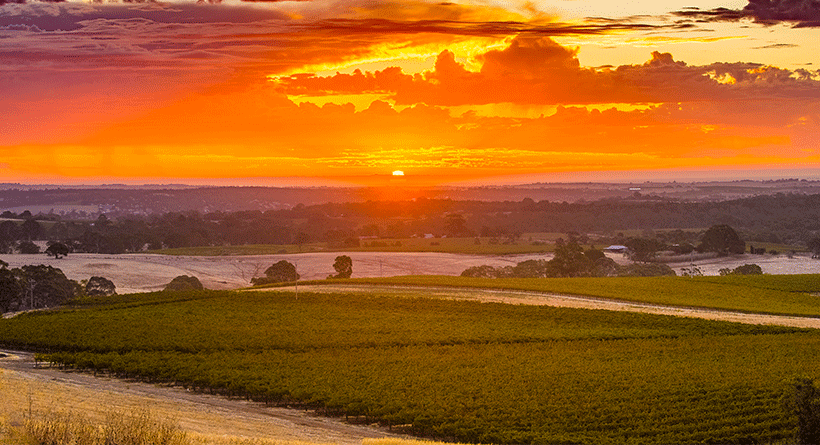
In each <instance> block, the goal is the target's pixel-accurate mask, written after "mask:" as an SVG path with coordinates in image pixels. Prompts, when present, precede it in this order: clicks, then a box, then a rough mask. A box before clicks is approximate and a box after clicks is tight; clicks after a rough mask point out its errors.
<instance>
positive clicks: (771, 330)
mask: <svg viewBox="0 0 820 445" xmlns="http://www.w3.org/2000/svg"><path fill="white" fill-rule="evenodd" d="M704 283H706V284H709V282H704ZM736 286H740V285H736ZM769 287H774V288H775V290H778V291H783V290H784V289H785V290H789V289H791V288H792V287H790V284H788V283H785V282H784V283H778V282H777V281H773V282H764V281H761V282H757V283H751V284H747V285H744V286H742V288H743V289H748V290H750V291H754V290H756V289H767V288H769ZM797 287H799V286H797ZM103 301H104V303H103ZM0 341H2V342H3V343H4V344H5V345H7V346H13V347H20V348H28V349H37V350H41V351H49V352H50V353H51V354H49V355H47V356H45V357H46V358H47V359H48V360H52V361H55V362H58V363H62V364H65V365H68V366H74V367H77V368H81V369H91V368H94V369H98V370H108V371H110V372H112V373H115V374H117V375H120V376H127V377H141V378H144V379H147V380H152V381H164V382H178V383H180V384H183V385H186V386H188V387H193V388H197V389H201V390H212V391H216V392H220V393H223V394H227V395H233V396H244V397H249V398H254V399H257V400H261V401H266V402H268V403H276V404H291V405H292V404H298V405H303V406H307V407H313V408H316V409H318V410H320V411H322V412H325V413H328V414H335V415H345V416H348V417H349V418H350V419H351V420H360V421H367V422H374V421H377V422H381V423H383V424H385V425H390V426H391V427H392V428H394V429H398V430H401V431H407V432H411V433H415V434H418V435H423V436H432V437H438V438H443V439H448V440H459V441H469V442H492V443H568V442H581V443H692V442H716V443H750V442H763V443H771V442H779V441H784V440H786V439H788V438H790V437H791V435H792V434H793V431H794V428H795V425H796V422H795V420H794V419H792V418H790V417H789V416H787V415H786V414H785V413H784V412H783V410H782V408H781V403H780V398H781V396H782V395H783V393H784V391H786V389H787V387H788V383H789V382H790V381H792V380H793V379H795V378H797V377H803V376H810V377H815V376H816V375H815V374H816V372H817V371H816V366H815V365H814V364H815V363H817V361H818V360H820V334H818V333H817V332H815V331H811V330H801V329H793V328H782V327H771V326H752V325H740V324H733V323H725V322H710V321H704V320H697V319H687V318H675V317H664V316H654V315H644V314H634V313H619V312H607V311H590V310H579V309H562V308H551V307H534V306H514V305H504V304H490V303H476V302H463V301H462V302H458V301H448V300H434V299H425V298H423V292H422V291H420V292H419V298H395V297H382V296H374V295H360V294H359V295H352V294H350V295H342V294H331V295H328V294H322V295H319V294H300V295H299V297H298V299H297V298H295V296H294V295H293V294H289V293H281V292H277V293H264V292H262V293H234V292H196V293H172V294H162V293H156V294H144V295H128V296H118V297H115V298H114V299H108V300H88V301H86V302H84V304H83V305H80V306H76V307H74V308H72V309H68V310H61V311H54V312H40V313H31V314H27V315H24V316H18V317H15V318H13V319H8V320H2V321H0Z"/></svg>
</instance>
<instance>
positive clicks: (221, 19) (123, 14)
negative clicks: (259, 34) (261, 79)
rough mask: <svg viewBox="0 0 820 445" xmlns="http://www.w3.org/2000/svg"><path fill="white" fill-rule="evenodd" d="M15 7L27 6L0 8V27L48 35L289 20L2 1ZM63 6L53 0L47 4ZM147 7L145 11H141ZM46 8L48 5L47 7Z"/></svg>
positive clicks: (250, 11) (201, 7)
mask: <svg viewBox="0 0 820 445" xmlns="http://www.w3.org/2000/svg"><path fill="white" fill-rule="evenodd" d="M3 2H6V4H10V3H12V2H13V3H14V4H17V5H24V6H23V7H24V8H26V10H25V11H23V12H22V13H15V14H11V13H9V12H8V11H4V10H3V9H2V8H0V27H3V26H10V25H33V26H37V27H38V28H40V29H42V30H45V31H74V30H78V29H80V28H82V27H83V25H82V22H84V21H87V20H98V19H103V20H122V19H144V20H149V21H152V22H156V23H165V24H174V23H179V24H197V23H203V24H206V23H235V24H242V23H252V22H258V21H264V20H282V19H286V18H287V17H286V16H285V15H284V14H282V13H280V12H277V11H269V10H261V9H257V8H252V7H249V6H230V7H226V6H221V5H217V4H211V3H183V4H173V5H163V4H155V3H151V2H148V3H151V5H152V6H151V7H145V3H105V4H94V5H92V6H89V5H69V4H65V3H62V5H65V7H60V8H59V9H58V10H54V9H51V8H50V9H44V8H42V7H39V5H40V4H41V3H43V2H28V3H26V0H0V5H3V4H4V3H3ZM58 2H59V3H61V2H62V0H49V1H48V2H47V3H58ZM140 5H143V7H140ZM43 6H45V5H43Z"/></svg>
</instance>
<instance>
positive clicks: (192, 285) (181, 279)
mask: <svg viewBox="0 0 820 445" xmlns="http://www.w3.org/2000/svg"><path fill="white" fill-rule="evenodd" d="M89 281H90V280H89ZM204 288H205V287H204V286H202V283H201V282H200V281H199V278H197V277H195V276H188V275H180V276H177V277H174V279H173V280H171V282H170V283H168V284H167V285H166V286H165V289H163V290H166V291H187V290H202V289H204Z"/></svg>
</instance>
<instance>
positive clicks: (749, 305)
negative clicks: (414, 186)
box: [305, 275, 820, 317]
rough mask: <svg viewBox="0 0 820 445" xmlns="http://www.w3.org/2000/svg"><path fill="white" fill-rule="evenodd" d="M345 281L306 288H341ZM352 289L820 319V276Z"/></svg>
mask: <svg viewBox="0 0 820 445" xmlns="http://www.w3.org/2000/svg"><path fill="white" fill-rule="evenodd" d="M340 282H342V281H339V280H320V281H309V282H305V284H320V285H321V284H326V283H340ZM343 282H344V283H351V284H355V283H358V284H378V285H411V286H420V287H424V286H443V287H447V286H450V287H466V288H471V287H472V288H482V289H484V288H491V289H516V290H527V291H538V292H552V293H559V294H567V295H585V296H592V297H602V298H612V299H616V300H624V301H640V302H647V303H658V304H666V305H672V306H686V307H702V308H713V309H723V310H733V311H740V312H753V313H766V314H781V315H798V316H813V317H816V316H820V305H818V304H817V303H818V298H820V297H817V293H820V275H730V276H722V277H694V278H688V277H607V278H547V279H544V278H498V279H496V278H469V277H452V276H435V275H422V276H402V277H387V278H354V279H349V280H344V281H343Z"/></svg>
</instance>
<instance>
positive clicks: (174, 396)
mask: <svg viewBox="0 0 820 445" xmlns="http://www.w3.org/2000/svg"><path fill="white" fill-rule="evenodd" d="M0 400H2V404H0V405H2V406H0V429H2V423H3V419H4V418H5V419H6V422H8V423H9V424H11V425H15V424H20V423H21V420H22V416H23V414H24V413H26V412H28V410H29V409H30V407H31V409H33V410H34V412H41V413H42V412H62V411H71V412H74V413H81V414H82V415H83V416H86V417H87V418H89V419H91V420H100V419H103V418H104V417H105V414H106V413H107V412H111V411H122V412H127V411H128V410H129V409H132V408H134V407H141V408H148V409H149V410H150V411H151V412H152V413H154V414H155V415H157V416H161V417H163V418H170V419H175V420H176V421H177V422H178V423H179V425H180V428H182V429H183V430H185V431H186V432H187V433H189V434H190V435H192V436H193V437H194V438H196V439H197V440H196V441H197V442H202V443H215V444H221V443H231V444H236V443H242V442H241V440H242V439H253V441H251V442H248V443H253V444H260V445H262V444H268V443H271V444H273V443H276V444H284V443H293V444H297V443H303V444H304V443H312V444H318V443H334V444H361V443H362V441H363V440H364V439H367V438H386V437H399V436H397V435H393V434H391V433H390V432H389V431H387V430H383V429H379V428H375V427H369V426H360V425H351V424H347V423H344V422H342V421H340V420H339V419H332V418H326V417H319V416H316V415H314V414H312V413H311V412H309V411H302V410H295V409H287V408H275V407H266V406H265V405H264V404H261V403H255V402H247V401H244V400H235V399H227V398H224V397H219V396H210V395H206V394H199V393H194V392H190V391H186V390H184V389H182V388H178V387H168V386H157V385H151V384H146V383H139V382H133V381H123V380H117V379H112V378H106V377H94V376H92V375H90V374H84V373H78V372H61V371H59V370H57V369H51V368H48V367H39V368H38V367H35V364H34V360H33V355H32V354H30V353H25V352H16V351H0ZM0 436H2V433H1V432H0Z"/></svg>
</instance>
